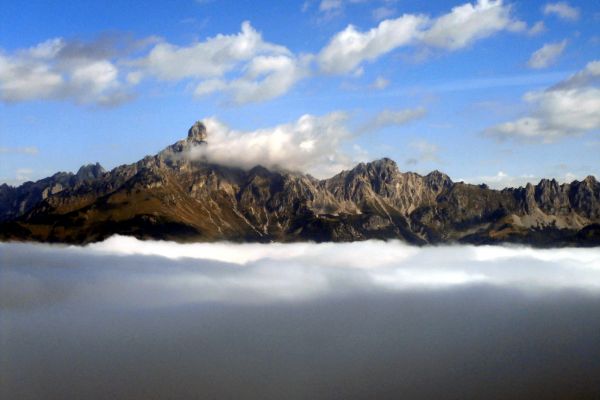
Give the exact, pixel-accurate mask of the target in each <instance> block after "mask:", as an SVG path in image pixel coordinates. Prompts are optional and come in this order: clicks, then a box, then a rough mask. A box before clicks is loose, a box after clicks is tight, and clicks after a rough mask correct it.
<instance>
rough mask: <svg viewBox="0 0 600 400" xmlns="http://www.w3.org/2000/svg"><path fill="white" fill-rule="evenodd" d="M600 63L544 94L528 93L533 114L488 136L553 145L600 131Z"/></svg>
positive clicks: (489, 131) (502, 126)
mask: <svg viewBox="0 0 600 400" xmlns="http://www.w3.org/2000/svg"><path fill="white" fill-rule="evenodd" d="M599 82H600V61H593V62H590V63H588V64H587V66H586V67H585V68H584V69H583V70H582V71H580V72H578V73H577V74H575V75H573V76H571V77H569V78H568V79H566V80H564V81H562V82H559V83H558V84H557V85H555V86H553V87H550V88H549V89H547V90H545V91H542V92H529V93H526V94H525V96H524V99H525V101H526V102H527V103H530V104H531V105H532V107H533V110H532V112H531V114H530V115H527V116H525V117H522V118H519V119H517V120H515V121H510V122H506V123H503V124H500V125H496V126H494V127H492V128H490V129H488V130H487V131H486V134H487V135H490V136H493V137H497V138H500V139H506V138H515V139H525V140H534V141H542V142H553V141H556V140H558V139H561V138H564V137H566V136H573V135H581V134H584V133H586V132H591V131H596V130H599V129H600V88H599V87H598V83H599Z"/></svg>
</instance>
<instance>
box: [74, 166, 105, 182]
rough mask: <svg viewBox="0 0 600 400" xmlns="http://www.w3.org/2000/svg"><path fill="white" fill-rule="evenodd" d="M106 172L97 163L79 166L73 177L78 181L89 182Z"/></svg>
mask: <svg viewBox="0 0 600 400" xmlns="http://www.w3.org/2000/svg"><path fill="white" fill-rule="evenodd" d="M105 172H106V170H105V169H104V168H103V167H102V165H100V164H99V163H96V164H87V165H83V166H81V168H79V170H78V171H77V173H76V174H75V176H76V177H77V179H78V180H79V181H91V180H94V179H97V178H99V177H100V176H102V175H103V174H104V173H105Z"/></svg>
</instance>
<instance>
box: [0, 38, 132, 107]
mask: <svg viewBox="0 0 600 400" xmlns="http://www.w3.org/2000/svg"><path fill="white" fill-rule="evenodd" d="M94 46H95V44H94V43H92V44H81V43H78V42H73V43H71V42H67V41H65V40H64V39H61V38H58V39H51V40H47V41H45V42H42V43H39V44H38V45H36V46H34V47H31V48H28V49H21V50H17V51H15V52H14V53H12V54H6V53H3V52H0V99H2V101H5V102H20V101H30V100H40V99H46V100H47V99H52V100H72V101H74V102H76V103H96V104H102V105H113V104H117V103H119V102H122V101H123V100H126V99H127V98H128V94H127V86H126V85H125V84H124V83H123V82H122V81H121V80H120V77H119V69H118V67H117V66H116V64H115V63H114V61H113V60H111V59H109V58H107V56H105V54H104V53H105V52H106V50H104V49H102V46H101V45H100V44H98V48H94Z"/></svg>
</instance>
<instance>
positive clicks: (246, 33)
mask: <svg viewBox="0 0 600 400" xmlns="http://www.w3.org/2000/svg"><path fill="white" fill-rule="evenodd" d="M309 62H310V56H298V57H296V56H295V55H293V54H292V53H291V52H290V51H289V50H288V49H287V48H285V47H284V46H280V45H276V44H273V43H269V42H266V41H264V40H263V38H262V35H261V34H260V33H259V32H257V31H256V30H255V29H254V28H253V27H252V26H251V25H250V23H249V22H244V23H242V26H241V32H239V33H237V34H234V35H217V36H215V37H212V38H208V39H206V40H205V41H203V42H198V43H194V44H192V45H190V46H184V47H181V46H175V45H172V44H170V43H166V42H162V43H159V44H157V45H156V46H154V48H152V49H151V51H150V52H149V54H148V55H147V56H145V57H144V58H142V59H140V60H137V61H135V62H134V65H136V66H137V67H139V68H140V72H139V74H142V71H143V74H144V75H150V76H154V77H155V78H157V79H161V80H174V81H178V80H185V79H196V80H200V82H198V83H197V84H196V85H195V86H196V88H195V90H194V94H195V95H196V96H198V97H201V96H205V95H208V94H211V93H215V92H224V93H226V95H227V96H228V100H230V101H231V102H233V103H236V104H245V103H251V102H259V101H264V100H269V99H272V98H274V97H277V96H281V95H282V94H284V93H286V92H287V91H288V90H289V89H290V88H291V87H292V86H293V85H294V84H295V83H296V82H297V81H299V80H300V79H302V78H304V77H306V76H307V75H308V73H309ZM226 75H227V78H225V76H226ZM134 78H136V79H137V80H139V76H136V77H134Z"/></svg>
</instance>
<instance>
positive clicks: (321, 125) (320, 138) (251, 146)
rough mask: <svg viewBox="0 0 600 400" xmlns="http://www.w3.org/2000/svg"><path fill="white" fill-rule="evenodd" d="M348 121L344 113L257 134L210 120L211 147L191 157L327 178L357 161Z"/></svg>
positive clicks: (193, 152)
mask: <svg viewBox="0 0 600 400" xmlns="http://www.w3.org/2000/svg"><path fill="white" fill-rule="evenodd" d="M347 118H348V116H347V115H346V114H345V113H342V112H334V113H330V114H327V115H324V116H320V117H318V116H313V115H303V116H302V117H300V118H299V119H298V120H297V121H295V122H292V123H288V124H282V125H278V126H275V127H271V128H266V129H259V130H255V131H239V130H235V129H232V128H230V127H228V126H227V125H225V124H224V123H222V122H221V121H219V120H218V119H216V118H208V119H205V120H203V122H204V124H205V125H206V128H207V131H208V132H209V137H208V145H207V146H199V147H195V148H193V149H192V150H191V151H190V152H189V154H188V155H187V156H189V157H191V158H193V159H200V158H202V159H206V160H208V161H210V162H214V163H218V164H223V165H234V166H238V167H243V168H252V167H254V166H256V165H262V166H264V167H267V168H275V169H286V170H291V171H303V172H308V173H311V174H313V175H315V176H317V177H327V176H330V175H331V174H333V173H338V172H339V171H341V170H342V169H344V168H347V167H349V166H351V165H353V163H354V161H356V160H355V158H354V156H353V154H352V151H351V150H348V149H347V147H348V146H347V145H348V143H349V141H350V139H352V137H353V136H352V134H351V133H350V131H349V130H348V129H347V128H346V125H345V122H346V120H347Z"/></svg>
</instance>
